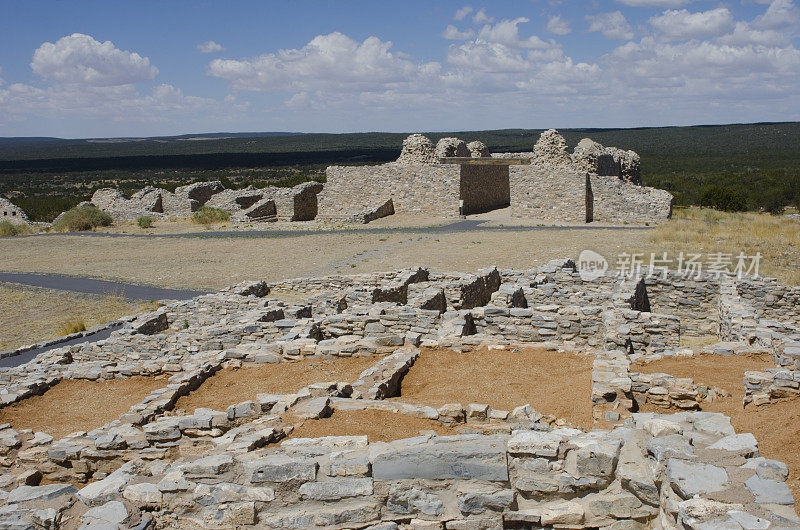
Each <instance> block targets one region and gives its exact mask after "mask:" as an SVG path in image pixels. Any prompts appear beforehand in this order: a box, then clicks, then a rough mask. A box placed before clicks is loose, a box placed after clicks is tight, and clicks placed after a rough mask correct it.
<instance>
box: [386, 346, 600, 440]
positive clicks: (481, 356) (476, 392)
mask: <svg viewBox="0 0 800 530" xmlns="http://www.w3.org/2000/svg"><path fill="white" fill-rule="evenodd" d="M593 360H594V357H593V356H583V355H575V354H570V353H558V352H554V351H547V350H545V349H543V348H524V349H522V350H488V349H486V348H483V349H480V350H476V351H471V352H465V353H458V352H455V351H453V350H449V349H425V350H423V351H422V353H421V354H420V356H419V359H417V362H416V363H415V364H414V366H413V367H412V368H411V370H410V371H409V373H408V374H407V375H406V376H405V378H404V379H403V384H402V388H401V395H400V397H397V398H392V399H393V400H395V401H403V402H406V403H417V404H423V405H430V406H432V407H440V406H442V405H444V404H445V403H461V404H463V405H467V404H469V403H485V404H488V405H490V406H491V407H492V408H495V409H500V410H509V411H510V410H513V409H514V407H518V406H520V405H525V404H526V403H530V404H531V405H532V406H533V408H535V409H536V410H537V411H539V412H541V413H542V414H552V415H554V416H556V417H558V418H564V419H566V420H567V421H569V422H571V423H573V424H575V425H580V426H583V427H586V428H591V427H592V403H591V389H592V362H593Z"/></svg>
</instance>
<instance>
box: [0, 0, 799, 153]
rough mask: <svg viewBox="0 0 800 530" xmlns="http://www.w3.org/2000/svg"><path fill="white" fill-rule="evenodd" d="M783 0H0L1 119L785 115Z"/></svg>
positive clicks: (582, 120) (327, 120) (591, 122)
mask: <svg viewBox="0 0 800 530" xmlns="http://www.w3.org/2000/svg"><path fill="white" fill-rule="evenodd" d="M799 46H800V8H799V7H798V6H797V5H796V4H795V2H794V1H793V0H771V1H770V0H735V1H730V2H726V1H691V0H592V1H589V2H573V1H571V0H549V1H548V0H514V1H511V0H508V1H503V0H492V1H491V2H489V1H485V2H483V3H481V2H470V1H433V0H422V1H421V0H403V1H402V2H398V1H392V0H369V1H361V0H352V1H347V0H337V1H334V0H325V1H323V0H314V1H312V0H294V1H292V0H272V1H269V0H262V1H236V0H230V1H227V2H222V1H219V2H217V1H204V2H197V1H188V0H169V1H163V0H158V1H156V0H136V1H135V2H134V1H127V2H125V1H121V0H120V1H111V2H109V1H107V0H91V1H90V0H70V1H67V0H58V1H42V0H26V1H25V2H19V1H17V0H0V136H56V137H63V138H84V137H135V136H156V135H171V134H184V133H200V132H222V131H226V132H245V131H298V132H357V131H397V132H406V131H455V130H481V129H499V128H550V127H554V128H567V127H637V126H666V125H693V124H717V123H739V122H755V121H800V50H798V47H799Z"/></svg>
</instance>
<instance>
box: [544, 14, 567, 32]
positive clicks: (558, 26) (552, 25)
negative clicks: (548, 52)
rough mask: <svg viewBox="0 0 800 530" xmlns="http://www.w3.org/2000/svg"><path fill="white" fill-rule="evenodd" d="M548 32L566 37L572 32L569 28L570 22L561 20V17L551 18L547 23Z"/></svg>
mask: <svg viewBox="0 0 800 530" xmlns="http://www.w3.org/2000/svg"><path fill="white" fill-rule="evenodd" d="M547 31H549V32H550V33H553V34H554V35H566V34H568V33H569V32H571V31H572V30H571V29H570V27H569V22H567V21H566V20H564V19H563V18H561V16H560V15H556V16H554V17H550V19H549V20H548V21H547Z"/></svg>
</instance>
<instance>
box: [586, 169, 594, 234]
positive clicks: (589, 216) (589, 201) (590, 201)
mask: <svg viewBox="0 0 800 530" xmlns="http://www.w3.org/2000/svg"><path fill="white" fill-rule="evenodd" d="M592 221H594V193H592V179H591V178H589V174H588V173H587V174H586V222H587V223H591V222H592Z"/></svg>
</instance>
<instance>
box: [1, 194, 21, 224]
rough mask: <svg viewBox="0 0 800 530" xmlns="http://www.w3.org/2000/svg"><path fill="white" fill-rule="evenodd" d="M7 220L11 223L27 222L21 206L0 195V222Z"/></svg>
mask: <svg viewBox="0 0 800 530" xmlns="http://www.w3.org/2000/svg"><path fill="white" fill-rule="evenodd" d="M2 221H8V222H10V223H13V224H27V223H28V216H27V215H25V212H24V211H22V208H20V207H19V206H17V205H16V204H14V203H13V202H11V201H9V200H8V199H4V198H2V197H0V222H2Z"/></svg>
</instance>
